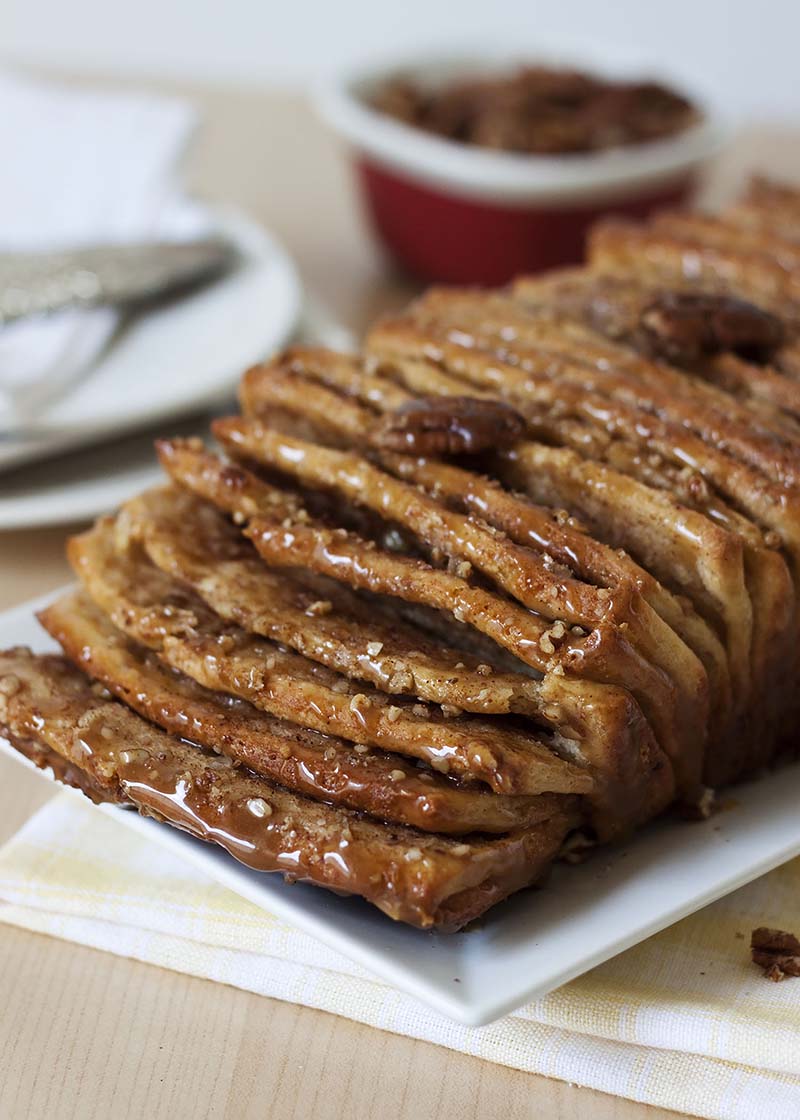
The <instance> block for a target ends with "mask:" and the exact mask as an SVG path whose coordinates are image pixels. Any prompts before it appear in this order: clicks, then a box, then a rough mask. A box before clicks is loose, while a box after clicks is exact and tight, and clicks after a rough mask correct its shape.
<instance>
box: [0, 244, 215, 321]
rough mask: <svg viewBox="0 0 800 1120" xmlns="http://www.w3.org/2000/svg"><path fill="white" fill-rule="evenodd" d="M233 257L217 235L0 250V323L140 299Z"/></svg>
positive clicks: (208, 272) (197, 277)
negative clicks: (60, 249)
mask: <svg viewBox="0 0 800 1120" xmlns="http://www.w3.org/2000/svg"><path fill="white" fill-rule="evenodd" d="M235 256H236V250H235V248H234V247H233V246H232V245H231V243H230V242H228V241H226V240H225V239H224V238H222V237H207V238H203V239H201V240H196V241H160V242H150V243H145V244H137V245H102V246H97V247H93V248H87V249H74V250H67V251H64V252H56V253H52V252H47V253H0V326H3V324H5V323H10V322H12V321H13V320H15V319H21V318H24V317H25V316H27V315H42V314H49V313H50V312H53V311H59V310H61V309H62V308H64V307H73V306H77V307H96V306H98V305H100V304H115V305H128V304H136V303H142V302H144V301H147V300H152V299H155V298H157V297H158V296H163V295H165V294H167V293H168V292H171V291H174V290H176V289H179V288H185V287H188V286H189V285H191V284H196V283H199V282H200V281H201V280H211V279H212V278H213V277H214V276H217V275H219V274H220V273H221V272H223V271H224V270H226V269H227V268H229V267H230V266H231V265H232V263H233V261H234V259H235Z"/></svg>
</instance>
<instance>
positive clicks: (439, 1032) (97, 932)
mask: <svg viewBox="0 0 800 1120" xmlns="http://www.w3.org/2000/svg"><path fill="white" fill-rule="evenodd" d="M0 922H8V923H10V924H13V925H16V926H20V927H22V928H25V929H30V930H35V931H37V932H39V933H46V934H50V935H51V936H54V937H61V938H65V939H67V940H70V941H76V942H78V943H80V944H82V945H90V946H92V947H94V948H97V949H104V950H106V951H108V952H111V953H117V954H118V955H120V956H126V957H133V958H135V959H137V960H141V961H147V962H149V963H150V964H157V965H161V966H162V967H164V968H171V969H174V970H176V971H179V972H186V973H189V974H190V975H192V976H202V977H206V978H207V979H209V980H215V981H218V982H221V983H224V984H232V985H234V986H235V987H238V988H244V989H246V990H247V991H251V992H258V993H260V994H262V995H266V996H272V997H273V998H276V999H282V1000H288V1001H290V1002H293V1003H301V1004H305V1005H307V1006H309V1007H318V1008H321V1009H323V1010H324V1011H329V1012H333V1013H334V1014H337V1015H345V1016H347V1017H348V1018H350V1019H355V1020H357V1021H359V1022H362V1023H368V1024H370V1025H371V1026H373V1027H378V1028H380V1029H381V1030H386V1031H394V1032H395V1033H397V1034H405V1035H409V1036H411V1037H412V1038H420V1039H425V1040H427V1041H428V1042H434V1043H438V1044H439V1045H440V1046H448V1047H451V1048H452V1049H454V1050H459V1051H461V1052H462V1053H465V1054H473V1055H475V1056H476V1057H480V1058H483V1059H485V1060H487V1061H492V1062H499V1063H501V1064H502V1065H506V1066H511V1067H512V1068H514V1069H518V1070H526V1071H531V1072H535V1073H543V1074H545V1075H546V1076H548V1077H556V1078H560V1079H562V1080H565V1081H573V1082H577V1083H578V1084H580V1085H587V1086H591V1087H592V1088H595V1089H600V1090H602V1091H603V1092H605V1093H615V1094H618V1095H620V1096H624V1097H629V1098H631V1099H633V1100H637V1101H642V1102H645V1103H648V1104H652V1105H657V1106H660V1107H662V1108H672V1109H675V1110H677V1111H680V1112H681V1113H691V1114H692V1115H696V1116H703V1117H711V1118H714V1120H797V1117H799V1116H800V1010H799V1009H800V980H786V981H785V982H784V983H782V984H773V983H771V982H770V981H769V980H766V979H764V977H763V975H762V973H761V970H760V969H758V968H756V967H755V966H754V965H753V964H751V963H750V960H749V951H748V941H749V937H750V931H751V930H752V929H753V927H754V926H758V925H773V926H778V927H781V928H783V929H788V930H795V931H796V930H798V929H800V859H797V860H794V861H793V862H792V863H788V864H786V865H784V866H783V867H779V868H778V869H777V870H775V871H772V872H771V873H770V874H769V875H765V876H764V877H763V878H761V879H758V880H756V881H755V882H753V883H750V884H749V885H748V886H746V887H743V888H742V889H741V890H739V891H736V892H735V893H734V894H731V895H729V896H728V897H727V898H723V899H720V901H719V902H716V903H714V904H713V905H712V906H708V907H706V909H705V910H702V911H700V912H699V913H697V914H693V915H692V916H691V917H689V918H685V919H684V920H683V921H681V922H678V923H676V924H675V925H674V926H672V927H670V928H669V929H667V930H664V931H663V932H662V933H660V934H658V935H657V936H655V937H651V938H649V940H647V941H644V942H642V944H641V945H637V946H636V947H635V948H633V949H629V950H628V951H627V952H626V953H622V954H620V955H619V956H618V957H615V958H614V960H611V961H608V962H607V963H606V964H604V965H601V966H600V967H599V968H595V969H594V970H593V971H592V972H589V973H587V974H586V975H585V976H582V977H580V979H578V980H574V981H573V982H572V983H571V984H567V985H565V986H564V987H563V988H560V989H559V990H558V991H556V992H552V993H551V994H550V995H549V996H547V997H545V998H544V999H541V1000H537V1001H536V1002H534V1003H530V1004H528V1005H527V1006H526V1007H521V1008H520V1009H519V1010H518V1011H517V1012H516V1013H515V1014H513V1015H509V1016H507V1017H506V1018H505V1019H501V1020H499V1021H498V1022H496V1023H492V1024H491V1025H490V1026H488V1027H464V1026H460V1025H459V1024H457V1023H452V1022H450V1021H449V1020H447V1019H444V1018H442V1016H441V1015H438V1014H436V1013H435V1012H434V1011H430V1010H429V1009H428V1008H426V1007H424V1006H422V1004H420V1003H417V1001H416V1000H414V999H411V997H409V996H406V995H403V994H402V993H400V992H397V991H395V990H394V989H392V988H391V987H390V986H389V985H388V984H386V983H385V982H384V981H381V980H378V979H376V978H375V977H374V976H372V975H370V973H369V972H367V971H366V969H364V968H362V967H360V966H359V965H356V964H353V963H352V962H351V961H349V960H348V959H347V958H346V957H343V956H341V954H339V953H337V952H334V951H333V950H332V949H328V948H326V946H324V945H322V944H320V943H319V942H318V941H315V940H314V939H313V938H312V937H309V936H308V935H307V934H305V933H301V932H300V931H299V930H296V929H292V928H291V926H288V925H286V924H285V923H284V922H282V921H279V920H278V919H277V918H273V917H271V916H270V915H269V914H267V913H265V912H264V911H263V910H259V909H258V908H257V907H255V906H252V905H251V904H250V903H248V902H245V901H244V899H241V898H239V897H238V896H237V895H235V894H233V893H231V892H230V891H229V890H227V889H226V888H225V887H222V886H220V885H219V884H218V883H214V882H212V881H210V880H209V879H207V878H206V876H204V875H203V874H202V873H201V872H199V871H197V870H195V869H194V868H192V867H190V866H188V865H186V864H184V863H183V861H182V860H180V859H179V858H178V857H177V856H175V855H172V854H171V853H170V852H168V851H166V850H165V849H163V848H161V847H160V846H159V845H157V844H156V843H154V842H152V841H148V840H145V839H143V838H142V837H141V836H140V835H139V834H138V833H134V832H132V831H130V830H129V829H127V828H125V827H124V826H123V825H121V824H120V823H119V822H117V821H113V820H111V819H109V818H108V817H106V816H104V814H102V813H100V812H98V811H97V810H96V809H95V808H94V807H93V806H92V805H90V804H89V803H88V802H83V801H81V800H80V799H79V798H77V797H76V796H75V795H74V794H72V793H70V792H64V793H61V794H60V795H59V796H57V797H55V798H54V799H53V800H52V801H50V802H48V804H47V805H46V806H45V807H44V808H43V809H41V810H40V811H39V812H38V813H37V814H36V815H35V816H34V817H32V818H31V819H30V820H29V821H28V823H27V824H26V825H25V826H24V827H23V828H22V830H21V831H20V832H19V833H17V835H16V836H15V837H14V838H13V839H12V840H10V841H9V842H8V843H7V844H6V845H5V846H4V847H3V848H2V849H0ZM586 936H587V937H591V930H587V934H586Z"/></svg>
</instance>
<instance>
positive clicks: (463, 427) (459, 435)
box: [372, 397, 525, 456]
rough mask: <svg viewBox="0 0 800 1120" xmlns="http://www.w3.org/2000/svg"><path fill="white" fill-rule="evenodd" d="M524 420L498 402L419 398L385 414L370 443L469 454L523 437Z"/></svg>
mask: <svg viewBox="0 0 800 1120" xmlns="http://www.w3.org/2000/svg"><path fill="white" fill-rule="evenodd" d="M524 432H525V421H524V420H523V419H522V417H521V416H520V415H519V413H518V412H515V411H514V409H513V408H511V406H510V405H507V404H504V403H503V402H502V401H490V400H483V399H480V398H477V397H419V398H418V399H416V400H413V401H409V402H408V403H407V404H404V405H401V406H400V408H397V409H395V411H394V412H390V413H387V414H386V415H385V416H384V417H382V419H381V420H380V422H379V424H378V426H377V427H376V429H375V431H374V433H373V437H372V438H373V443H375V444H376V445H377V446H378V447H383V448H386V449H387V450H389V451H404V452H407V453H409V454H412V455H431V456H437V455H474V454H476V453H477V452H479V451H487V450H489V449H497V448H501V447H507V446H509V445H510V444H512V443H516V441H517V440H518V439H521V438H522V435H523V434H524Z"/></svg>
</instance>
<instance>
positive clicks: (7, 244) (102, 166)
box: [0, 73, 195, 424]
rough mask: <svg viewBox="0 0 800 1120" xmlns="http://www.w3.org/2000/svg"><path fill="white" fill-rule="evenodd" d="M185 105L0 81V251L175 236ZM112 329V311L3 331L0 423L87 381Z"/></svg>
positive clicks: (4, 76) (188, 125) (190, 114)
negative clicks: (79, 379)
mask: <svg viewBox="0 0 800 1120" xmlns="http://www.w3.org/2000/svg"><path fill="white" fill-rule="evenodd" d="M194 123H195V115H194V111H193V110H192V108H191V106H189V105H188V104H187V103H185V102H182V101H180V100H177V99H172V98H163V97H154V96H152V95H150V94H140V93H117V92H113V93H109V92H107V91H102V92H101V91H95V90H87V89H78V88H72V87H70V86H65V85H60V84H56V83H50V82H41V81H36V80H33V79H32V78H28V77H24V76H20V75H17V74H12V73H0V152H2V153H3V170H2V174H0V252H3V251H6V250H14V251H25V250H50V249H63V248H72V247H77V246H88V245H92V244H100V243H103V242H120V243H122V242H135V241H140V240H144V239H149V238H152V237H156V236H162V235H164V234H165V233H167V232H168V231H169V229H170V228H171V226H172V225H174V215H175V212H176V203H177V200H178V199H179V197H180V196H179V183H178V178H177V168H178V163H179V160H180V157H181V155H182V154H183V151H184V149H185V147H186V143H187V141H188V138H189V135H190V133H191V131H192V128H193V126H194ZM116 324H117V315H116V313H115V312H114V311H112V310H110V309H109V308H98V309H95V310H90V311H64V312H59V313H58V314H55V315H51V316H48V317H42V318H38V319H30V320H22V321H21V322H19V323H13V324H10V325H9V326H7V327H5V328H3V329H2V330H0V423H6V424H10V423H13V420H14V418H15V416H16V417H20V418H26V419H27V418H30V416H31V413H32V412H35V411H36V410H37V408H38V407H40V406H42V405H43V404H44V402H45V401H46V400H48V399H50V398H51V397H52V396H54V395H55V393H56V392H58V391H63V389H64V388H65V386H67V385H68V384H69V383H70V382H71V381H72V380H74V379H75V378H76V377H78V376H79V375H80V374H81V373H82V372H83V371H84V370H86V369H87V368H88V367H89V366H90V364H91V362H92V359H94V358H95V357H96V356H97V355H98V354H99V353H100V352H101V351H102V349H103V347H104V346H105V345H106V344H107V343H108V341H109V339H110V337H111V335H112V333H113V331H114V328H115V326H116Z"/></svg>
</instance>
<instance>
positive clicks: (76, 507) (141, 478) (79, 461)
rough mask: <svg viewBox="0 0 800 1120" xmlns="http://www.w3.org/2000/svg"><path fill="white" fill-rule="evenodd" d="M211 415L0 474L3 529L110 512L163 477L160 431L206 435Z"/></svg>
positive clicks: (224, 408)
mask: <svg viewBox="0 0 800 1120" xmlns="http://www.w3.org/2000/svg"><path fill="white" fill-rule="evenodd" d="M236 410H237V406H236V404H235V403H234V402H233V400H232V399H231V401H230V402H229V403H228V404H227V406H225V405H224V404H223V402H220V411H230V412H235V411H236ZM208 419H209V418H208V415H207V414H203V415H201V416H196V415H192V417H191V418H189V419H185V420H180V421H177V420H165V421H164V424H163V427H161V428H160V429H159V431H158V432H156V431H154V430H152V429H149V430H148V431H147V432H140V433H137V434H136V435H129V436H121V437H118V438H117V439H115V440H113V441H112V442H109V443H102V444H99V445H98V446H96V447H89V448H85V449H82V450H79V451H71V452H67V453H66V454H64V455H62V456H57V457H56V458H54V459H46V460H45V461H44V462H43V463H35V464H33V465H28V466H24V467H22V468H21V469H20V470H16V471H10V472H7V473H5V474H0V531H2V530H13V529H30V528H33V527H37V528H41V527H43V526H46V525H65V524H68V523H70V522H78V521H90V520H92V518H94V517H97V516H99V515H100V514H102V513H110V512H111V511H112V510H114V509H116V508H117V507H118V506H120V505H121V504H122V503H123V502H124V501H126V500H127V499H128V498H132V497H133V496H134V495H136V494H139V493H141V491H142V490H146V489H147V488H148V487H150V486H156V485H157V484H158V483H160V482H163V481H164V479H165V475H164V472H163V471H162V470H161V468H160V467H159V465H158V462H157V461H156V457H155V452H154V451H153V440H154V438H155V436H156V435H157V434H160V435H165V436H181V435H185V436H189V435H202V434H204V433H205V432H206V431H207V429H208ZM1 544H2V542H1V541H0V545H1Z"/></svg>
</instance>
